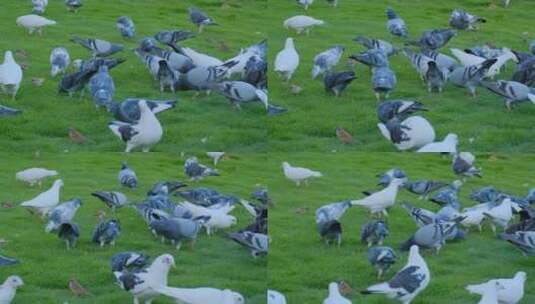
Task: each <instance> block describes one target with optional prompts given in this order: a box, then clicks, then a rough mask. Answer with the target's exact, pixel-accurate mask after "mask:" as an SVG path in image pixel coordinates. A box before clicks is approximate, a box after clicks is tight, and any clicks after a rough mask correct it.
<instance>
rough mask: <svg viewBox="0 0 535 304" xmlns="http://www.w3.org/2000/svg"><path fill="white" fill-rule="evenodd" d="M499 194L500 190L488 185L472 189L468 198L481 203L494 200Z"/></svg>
mask: <svg viewBox="0 0 535 304" xmlns="http://www.w3.org/2000/svg"><path fill="white" fill-rule="evenodd" d="M499 194H500V192H499V191H498V190H496V189H495V188H494V187H493V186H488V187H483V188H479V189H475V190H473V191H472V193H471V194H470V199H471V200H474V201H476V202H479V203H481V204H483V203H487V202H493V201H495V200H496V199H497V198H498V195H499Z"/></svg>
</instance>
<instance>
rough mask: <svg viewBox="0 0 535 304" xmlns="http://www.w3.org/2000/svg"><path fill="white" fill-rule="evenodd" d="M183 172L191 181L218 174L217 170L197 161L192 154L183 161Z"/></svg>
mask: <svg viewBox="0 0 535 304" xmlns="http://www.w3.org/2000/svg"><path fill="white" fill-rule="evenodd" d="M184 173H186V175H187V176H188V177H189V178H190V179H191V180H193V181H198V180H201V179H203V178H204V177H206V176H219V172H217V170H215V169H212V168H209V167H207V166H205V165H203V164H200V163H199V160H198V159H197V157H195V156H192V157H190V158H188V159H186V162H185V163H184Z"/></svg>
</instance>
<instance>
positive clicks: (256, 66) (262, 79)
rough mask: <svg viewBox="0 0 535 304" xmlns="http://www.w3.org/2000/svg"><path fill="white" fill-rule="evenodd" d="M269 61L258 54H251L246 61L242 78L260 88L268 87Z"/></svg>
mask: <svg viewBox="0 0 535 304" xmlns="http://www.w3.org/2000/svg"><path fill="white" fill-rule="evenodd" d="M267 68H268V65H267V61H265V60H263V59H262V58H261V57H260V56H258V55H253V56H251V57H250V58H249V59H248V60H247V63H245V68H244V74H243V77H242V80H243V81H245V82H247V83H250V84H252V85H254V86H255V87H257V88H259V89H265V88H267Z"/></svg>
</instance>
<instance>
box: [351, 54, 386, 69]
mask: <svg viewBox="0 0 535 304" xmlns="http://www.w3.org/2000/svg"><path fill="white" fill-rule="evenodd" d="M349 59H351V60H355V61H357V62H360V63H362V64H364V65H367V66H369V67H371V68H373V67H378V68H380V67H388V65H389V62H388V56H387V55H386V53H385V51H384V50H382V49H369V50H366V51H364V52H361V53H359V54H353V55H350V56H349Z"/></svg>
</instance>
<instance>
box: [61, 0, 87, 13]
mask: <svg viewBox="0 0 535 304" xmlns="http://www.w3.org/2000/svg"><path fill="white" fill-rule="evenodd" d="M82 6H83V4H82V0H65V7H67V10H69V11H71V12H77V11H78V9H80V7H82Z"/></svg>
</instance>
